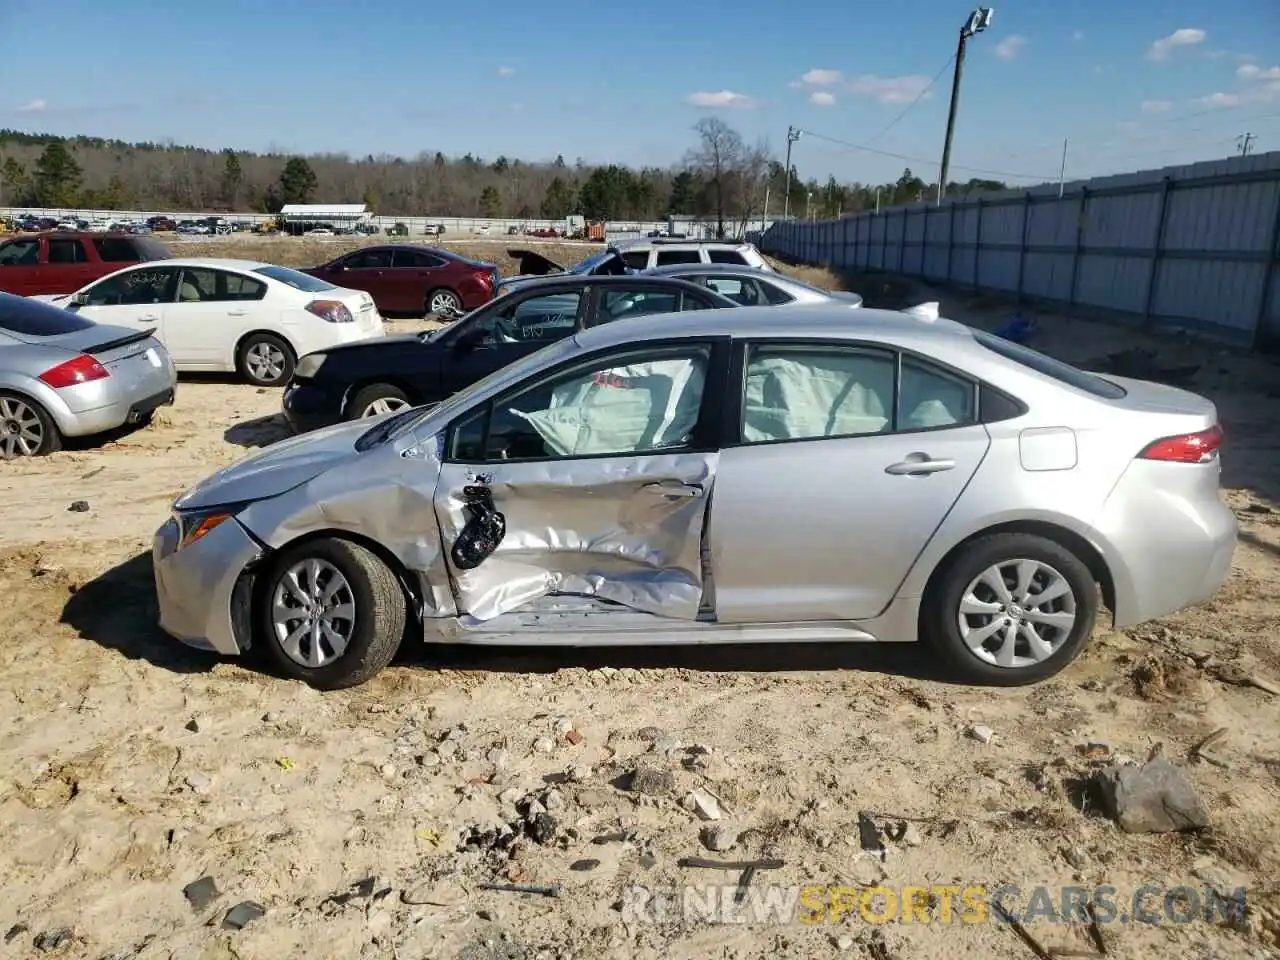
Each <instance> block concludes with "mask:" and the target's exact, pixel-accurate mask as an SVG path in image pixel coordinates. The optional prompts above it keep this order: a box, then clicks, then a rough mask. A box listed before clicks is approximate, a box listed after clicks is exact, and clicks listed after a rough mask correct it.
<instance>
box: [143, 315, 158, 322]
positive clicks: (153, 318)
mask: <svg viewBox="0 0 1280 960" xmlns="http://www.w3.org/2000/svg"><path fill="white" fill-rule="evenodd" d="M142 319H143V320H145V321H146V322H147V323H155V322H156V321H157V320H159V319H160V317H159V315H158V314H154V313H144V314H143V315H142Z"/></svg>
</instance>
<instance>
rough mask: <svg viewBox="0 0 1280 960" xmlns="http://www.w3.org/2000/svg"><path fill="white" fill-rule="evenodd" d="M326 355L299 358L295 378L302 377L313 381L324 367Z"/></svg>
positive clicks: (314, 354)
mask: <svg viewBox="0 0 1280 960" xmlns="http://www.w3.org/2000/svg"><path fill="white" fill-rule="evenodd" d="M324 360H325V355H324V354H323V353H308V354H307V355H306V356H302V357H299V358H298V365H297V366H296V367H294V368H293V372H294V376H298V377H302V378H303V379H305V380H311V379H313V378H314V377H315V376H316V375H317V374H318V373H319V372H320V368H321V367H322V366H324Z"/></svg>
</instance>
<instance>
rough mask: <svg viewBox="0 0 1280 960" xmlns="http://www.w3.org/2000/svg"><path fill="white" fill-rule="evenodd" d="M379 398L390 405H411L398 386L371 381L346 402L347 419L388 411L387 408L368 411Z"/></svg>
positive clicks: (357, 418) (371, 415)
mask: <svg viewBox="0 0 1280 960" xmlns="http://www.w3.org/2000/svg"><path fill="white" fill-rule="evenodd" d="M379 400H385V401H389V402H390V403H391V404H392V405H403V406H410V405H411V403H410V400H409V398H408V396H406V395H405V392H404V391H403V390H401V389H400V388H399V387H393V386H392V385H391V384H389V383H371V384H369V386H367V387H362V388H361V389H360V390H359V391H357V393H356V395H355V396H354V397H352V398H351V402H350V403H348V404H347V419H348V420H359V419H360V418H361V417H374V416H377V415H378V414H379V413H387V412H389V411H387V410H382V411H377V412H375V413H370V412H369V408H370V407H371V406H373V405H374V404H376V403H377V402H378V401H379Z"/></svg>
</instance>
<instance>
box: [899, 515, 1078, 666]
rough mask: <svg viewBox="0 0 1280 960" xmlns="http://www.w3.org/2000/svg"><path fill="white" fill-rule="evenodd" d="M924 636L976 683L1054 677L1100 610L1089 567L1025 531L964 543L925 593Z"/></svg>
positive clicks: (1074, 650) (944, 656)
mask: <svg viewBox="0 0 1280 960" xmlns="http://www.w3.org/2000/svg"><path fill="white" fill-rule="evenodd" d="M924 603H925V609H924V612H923V614H922V617H921V621H922V626H923V627H924V628H925V629H924V633H925V634H926V639H928V640H929V641H931V642H932V643H933V644H934V645H935V647H936V648H937V650H938V652H939V653H940V654H941V655H942V656H943V658H944V659H945V660H946V661H947V663H948V664H949V665H950V666H951V667H952V668H953V669H954V671H955V672H956V673H958V674H959V675H960V678H961V679H963V680H966V681H970V682H976V683H983V684H989V685H992V686H1019V685H1022V684H1027V683H1035V682H1036V681H1038V680H1043V679H1045V678H1047V677H1051V676H1053V675H1054V674H1056V673H1057V672H1058V671H1060V670H1062V669H1063V667H1065V666H1066V665H1067V664H1069V663H1070V662H1071V661H1072V660H1073V659H1075V657H1076V655H1077V654H1078V653H1079V652H1080V651H1081V650H1082V649H1083V648H1084V645H1085V644H1086V643H1088V641H1089V637H1090V636H1091V635H1092V634H1093V626H1094V621H1095V620H1096V619H1097V615H1098V590H1097V586H1096V584H1095V583H1094V578H1093V574H1092V573H1091V572H1090V570H1089V567H1088V566H1087V565H1086V564H1085V563H1084V561H1083V560H1081V559H1080V558H1079V557H1077V556H1076V555H1075V554H1074V553H1072V552H1071V551H1070V550H1068V549H1067V548H1066V547H1064V546H1062V545H1061V544H1060V543H1057V542H1056V541H1053V540H1050V539H1048V538H1046V537H1040V536H1036V535H1034V534H1027V533H1003V534H993V535H991V536H987V537H981V538H979V539H977V540H974V541H972V542H971V543H969V544H967V545H965V546H964V547H963V548H962V549H961V550H960V552H959V554H958V555H957V556H955V557H954V558H953V559H952V561H951V562H950V563H949V564H948V565H947V566H946V568H945V569H943V570H942V571H940V572H939V575H938V579H937V581H936V582H935V583H932V584H930V588H929V590H928V591H927V592H926V595H925V600H924Z"/></svg>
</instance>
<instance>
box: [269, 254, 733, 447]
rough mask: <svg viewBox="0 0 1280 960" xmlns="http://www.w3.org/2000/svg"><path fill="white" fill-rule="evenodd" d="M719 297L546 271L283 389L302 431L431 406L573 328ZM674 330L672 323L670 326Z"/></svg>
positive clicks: (643, 280) (313, 364)
mask: <svg viewBox="0 0 1280 960" xmlns="http://www.w3.org/2000/svg"><path fill="white" fill-rule="evenodd" d="M735 306H736V304H734V302H733V301H732V300H727V299H725V298H724V297H721V296H720V295H719V294H717V293H714V292H713V291H711V290H708V289H707V288H706V287H700V286H698V285H697V284H693V283H688V282H686V281H684V280H674V279H667V278H659V277H545V278H539V279H534V280H527V281H525V282H524V283H522V284H520V285H519V286H517V287H514V288H512V289H511V291H510V292H509V293H507V295H506V296H504V297H502V299H500V300H496V301H494V302H493V303H490V304H488V305H487V306H485V307H481V308H480V309H479V310H476V311H473V312H472V313H470V314H468V315H467V316H465V317H463V318H462V319H461V320H459V321H458V322H457V323H454V324H452V325H450V326H448V327H445V328H443V329H442V330H438V331H434V332H431V333H427V334H406V335H404V336H399V337H386V338H384V339H382V340H380V341H378V342H369V343H358V344H352V345H350V346H347V347H339V348H336V349H332V350H325V351H322V352H318V353H314V354H312V355H310V356H304V357H302V358H301V359H299V361H298V365H297V368H296V370H295V371H294V376H293V381H292V382H291V383H290V384H289V386H288V387H287V388H286V390H285V392H284V399H283V406H284V414H285V417H286V419H288V421H289V423H290V425H291V426H292V427H293V428H294V430H297V431H299V432H301V431H306V430H313V429H316V428H317V427H323V426H329V425H331V424H335V423H339V422H341V421H343V420H355V419H360V418H363V417H371V416H378V415H380V414H382V413H387V412H390V411H393V410H400V409H403V408H404V407H410V406H417V405H419V404H424V403H437V402H439V401H441V400H443V399H445V398H446V397H448V396H450V395H451V394H453V393H456V392H457V391H458V390H461V389H463V388H464V387H467V386H470V385H471V384H472V383H474V382H475V381H477V380H480V379H482V378H484V377H487V376H489V375H490V374H491V373H493V372H494V371H495V370H499V369H501V368H502V367H505V366H506V365H507V364H509V363H512V362H513V361H516V360H519V359H520V358H521V357H525V356H528V355H529V354H530V353H534V352H535V351H537V350H540V349H542V348H543V347H545V346H546V345H547V344H549V343H554V342H555V341H557V340H561V339H563V338H565V337H567V336H571V335H572V334H574V333H576V332H577V331H579V330H583V329H588V328H590V327H595V326H600V325H602V324H606V323H611V322H613V321H615V320H618V319H621V318H623V317H632V316H641V315H644V314H648V313H681V312H684V311H687V310H711V309H719V308H725V307H728V308H732V307H735ZM675 328H676V329H678V324H676V325H675Z"/></svg>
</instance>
